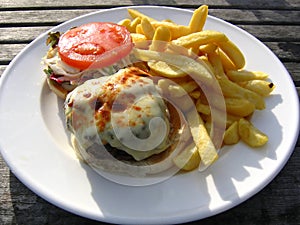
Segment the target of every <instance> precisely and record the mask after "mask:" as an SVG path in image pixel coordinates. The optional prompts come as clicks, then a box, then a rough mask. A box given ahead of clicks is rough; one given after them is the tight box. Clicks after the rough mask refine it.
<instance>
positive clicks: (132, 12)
mask: <svg viewBox="0 0 300 225" xmlns="http://www.w3.org/2000/svg"><path fill="white" fill-rule="evenodd" d="M127 11H128V13H129V15H130V16H131V17H132V18H133V19H135V18H137V17H140V18H141V19H143V18H146V19H147V20H148V21H156V20H155V19H153V18H151V17H149V16H147V15H145V14H143V13H141V12H140V11H138V10H135V9H127Z"/></svg>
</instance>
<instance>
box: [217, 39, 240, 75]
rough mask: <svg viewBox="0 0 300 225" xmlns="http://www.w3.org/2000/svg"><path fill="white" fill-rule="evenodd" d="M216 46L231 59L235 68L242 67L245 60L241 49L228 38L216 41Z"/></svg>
mask: <svg viewBox="0 0 300 225" xmlns="http://www.w3.org/2000/svg"><path fill="white" fill-rule="evenodd" d="M217 44H218V46H219V47H220V48H221V49H222V51H223V52H224V53H225V54H226V55H227V56H228V57H229V58H230V59H231V61H232V62H233V63H234V65H235V66H236V68H237V69H242V68H243V67H244V66H245V64H246V60H245V57H244V55H243V53H242V52H241V50H240V49H239V48H238V47H237V46H236V45H235V44H234V43H233V42H232V41H230V40H227V41H224V42H218V43H217Z"/></svg>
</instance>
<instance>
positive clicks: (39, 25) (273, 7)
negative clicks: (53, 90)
mask: <svg viewBox="0 0 300 225" xmlns="http://www.w3.org/2000/svg"><path fill="white" fill-rule="evenodd" d="M144 4H154V5H166V6H176V7H180V8H185V9H195V8H197V7H198V6H199V5H201V4H208V5H209V14H210V15H212V16H216V17H218V18H221V19H223V20H225V21H228V22H230V23H232V24H234V25H237V26H238V27H240V28H242V29H244V30H245V31H247V32H249V33H251V34H252V35H254V36H255V37H256V38H258V39H259V40H260V41H262V42H263V43H264V44H265V45H266V46H267V47H268V48H270V49H271V50H272V51H273V52H274V53H275V55H277V57H278V58H279V59H280V60H281V61H282V62H283V64H284V65H285V67H286V68H287V70H288V72H289V73H290V75H291V77H292V79H293V81H294V83H295V85H296V88H297V91H298V94H300V1H299V0H274V1H262V0H254V1H250V0H243V1H241V0H214V1H208V0H204V1H196V0H191V1H186V0H163V1H159V2H157V1H156V0H147V1H143V0H124V1H115V0H101V1H99V0H85V1H82V0H72V1H69V0H53V1H45V0H2V1H1V3H0V21H1V23H0V49H1V50H0V76H1V75H2V74H3V72H4V70H5V69H6V68H7V66H8V64H9V62H10V61H11V60H12V59H13V58H14V57H15V56H16V55H17V54H18V53H19V52H20V51H21V50H22V49H23V48H24V47H26V46H27V44H29V43H30V42H31V41H32V40H34V39H35V38H36V37H37V36H39V35H40V34H42V33H43V32H46V31H47V30H49V29H50V28H52V27H53V26H55V25H57V24H60V23H62V22H65V21H67V20H69V19H72V18H75V17H77V16H80V15H84V14H86V13H90V12H95V11H97V10H101V9H106V8H111V7H116V6H127V5H144ZM0 138H1V137H0ZM296 146H297V147H296V148H295V150H294V152H293V154H292V156H291V158H290V159H289V161H288V163H287V164H286V165H285V167H284V168H283V170H282V171H281V172H280V173H279V174H278V176H276V178H275V179H274V180H273V181H272V182H271V183H270V184H269V185H267V186H266V187H265V188H264V189H263V190H262V191H260V192H259V193H258V194H256V195H254V196H253V197H251V198H250V199H249V200H247V201H245V202H244V203H242V204H240V205H238V206H237V207H234V208H233V209H230V210H228V211H226V212H223V213H220V214H218V215H216V216H212V217H210V218H207V219H204V220H202V221H201V224H202V225H223V224H226V225H237V224H243V225H298V224H300V197H299V196H300V173H299V171H300V140H299V139H298V141H297V144H296ZM0 174H1V176H0V225H2V224H3V225H11V224H18V225H20V224H26V225H49V224H50V225H63V224H66V225H67V224H68V225H69V224H72V225H82V224H85V225H94V224H104V223H99V222H95V221H92V220H89V219H86V218H82V217H80V216H77V215H74V214H72V213H69V212H67V211H65V210H62V209H60V208H58V207H56V206H54V205H52V204H50V203H49V202H47V201H45V200H43V199H42V198H40V197H39V196H37V195H36V194H34V193H33V192H32V191H31V190H29V189H28V188H27V187H25V186H24V185H23V184H22V183H21V182H20V181H19V180H18V178H17V177H15V175H14V174H13V173H12V172H11V171H10V170H9V168H8V167H7V165H6V163H5V162H4V160H3V158H2V157H1V156H0ZM188 224H189V225H194V224H198V222H191V223H188Z"/></svg>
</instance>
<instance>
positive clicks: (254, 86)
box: [240, 80, 275, 97]
mask: <svg viewBox="0 0 300 225" xmlns="http://www.w3.org/2000/svg"><path fill="white" fill-rule="evenodd" d="M240 85H241V86H242V87H244V88H246V89H248V90H251V91H254V92H255V93H257V94H259V95H261V96H263V97H267V96H269V95H270V93H271V92H272V91H273V90H274V89H275V85H274V84H273V83H272V82H269V81H265V80H250V81H247V82H243V83H240Z"/></svg>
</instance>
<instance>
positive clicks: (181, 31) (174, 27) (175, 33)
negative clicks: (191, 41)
mask: <svg viewBox="0 0 300 225" xmlns="http://www.w3.org/2000/svg"><path fill="white" fill-rule="evenodd" d="M151 25H152V26H153V27H154V29H156V28H158V27H161V26H162V27H166V28H168V29H169V31H170V33H171V39H172V40H173V39H176V38H178V37H181V36H184V35H187V34H189V33H190V28H189V27H187V26H184V25H178V24H176V23H173V22H163V21H151Z"/></svg>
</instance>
